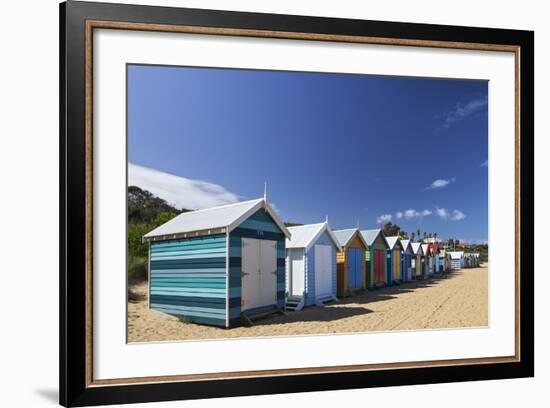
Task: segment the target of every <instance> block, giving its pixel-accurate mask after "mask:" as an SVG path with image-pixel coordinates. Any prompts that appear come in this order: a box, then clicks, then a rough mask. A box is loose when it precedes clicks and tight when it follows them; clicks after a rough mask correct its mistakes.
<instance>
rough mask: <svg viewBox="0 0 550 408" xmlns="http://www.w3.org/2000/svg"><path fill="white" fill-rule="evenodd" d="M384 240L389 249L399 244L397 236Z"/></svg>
mask: <svg viewBox="0 0 550 408" xmlns="http://www.w3.org/2000/svg"><path fill="white" fill-rule="evenodd" d="M385 238H386V243H387V244H388V246H389V247H390V249H393V247H394V246H395V245H396V244H397V243H398V242H399V237H398V236H395V237H385Z"/></svg>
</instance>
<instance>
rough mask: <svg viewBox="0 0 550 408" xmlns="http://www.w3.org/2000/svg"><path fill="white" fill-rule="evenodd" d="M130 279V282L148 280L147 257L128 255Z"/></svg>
mask: <svg viewBox="0 0 550 408" xmlns="http://www.w3.org/2000/svg"><path fill="white" fill-rule="evenodd" d="M128 278H129V280H130V281H143V280H147V257H142V256H133V255H131V254H129V255H128Z"/></svg>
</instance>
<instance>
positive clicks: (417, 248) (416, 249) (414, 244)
mask: <svg viewBox="0 0 550 408" xmlns="http://www.w3.org/2000/svg"><path fill="white" fill-rule="evenodd" d="M411 248H412V250H413V254H415V255H422V253H421V251H422V247H421V246H420V242H411Z"/></svg>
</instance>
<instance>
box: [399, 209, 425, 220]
mask: <svg viewBox="0 0 550 408" xmlns="http://www.w3.org/2000/svg"><path fill="white" fill-rule="evenodd" d="M400 213H401V212H400ZM400 213H398V214H400ZM402 214H403V215H402V216H403V217H405V218H406V219H407V220H411V219H413V218H417V217H427V216H428V215H431V214H432V212H431V211H430V210H424V211H416V210H415V209H412V208H409V209H408V210H405V211H403V213H402Z"/></svg>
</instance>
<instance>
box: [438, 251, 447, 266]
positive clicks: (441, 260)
mask: <svg viewBox="0 0 550 408" xmlns="http://www.w3.org/2000/svg"><path fill="white" fill-rule="evenodd" d="M438 249H439V254H438V258H439V270H440V272H441V273H444V272H447V265H446V259H447V250H446V249H445V248H443V247H441V246H439V248H438Z"/></svg>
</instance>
